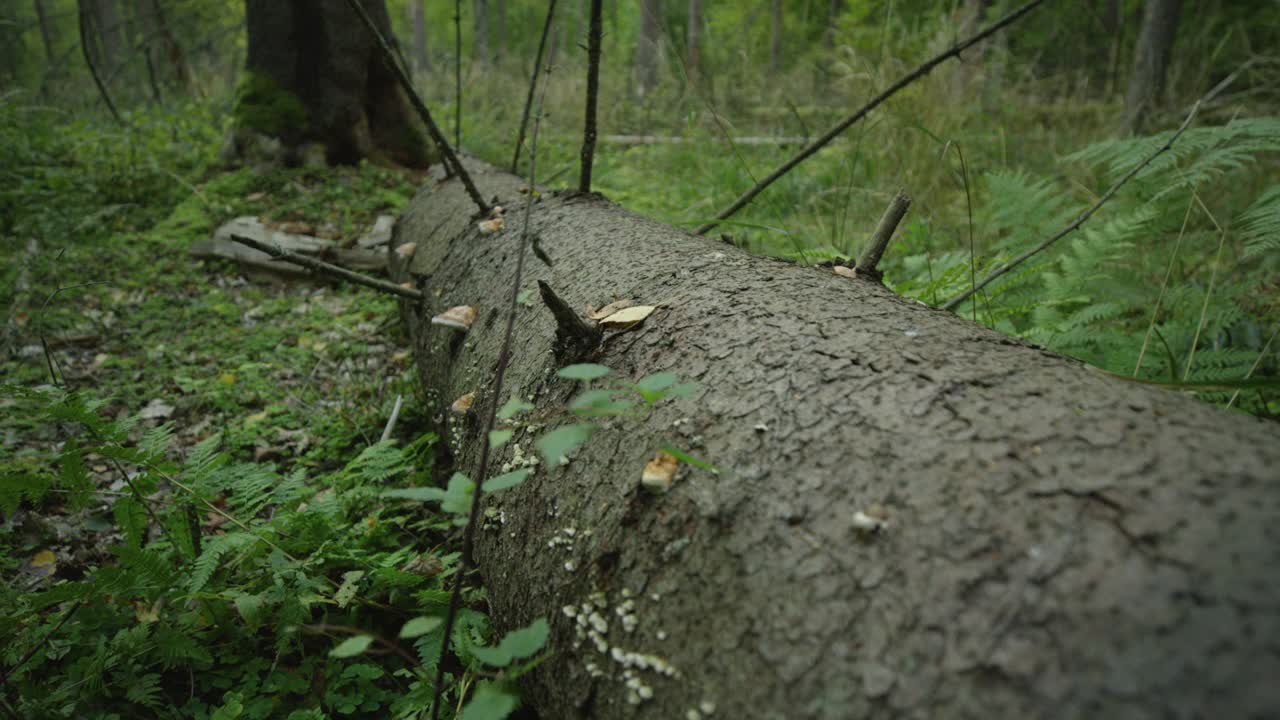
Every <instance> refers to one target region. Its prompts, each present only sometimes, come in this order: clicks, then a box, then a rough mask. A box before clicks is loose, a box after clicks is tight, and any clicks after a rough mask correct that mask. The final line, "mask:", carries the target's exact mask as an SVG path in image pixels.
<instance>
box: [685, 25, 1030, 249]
mask: <svg viewBox="0 0 1280 720" xmlns="http://www.w3.org/2000/svg"><path fill="white" fill-rule="evenodd" d="M1043 2H1044V0H1032V1H1031V2H1029V3H1027V4H1026V5H1023V6H1022V7H1020V8H1018V9H1017V10H1014V11H1013V12H1011V13H1009V14H1008V15H1006V16H1004V17H1003V18H1001V19H1000V20H999V21H997V22H996V23H995V24H994V25H991V26H990V27H988V28H986V29H985V30H983V31H982V32H979V33H978V34H976V35H974V36H972V37H970V38H968V39H967V40H963V41H961V42H960V43H958V44H956V45H953V46H952V47H951V48H950V49H949V50H947V51H945V52H943V53H941V54H940V55H936V56H934V57H933V58H931V59H929V60H928V61H926V62H925V63H924V64H923V65H921V66H920V67H918V68H916V69H915V70H912V71H911V72H909V73H907V74H906V75H904V76H903V77H902V78H901V79H899V80H898V81H897V82H895V83H894V84H892V85H890V86H889V88H888V89H887V90H885V91H883V92H881V93H880V94H879V95H877V96H875V97H874V98H872V99H871V101H870V102H868V103H867V104H866V105H863V106H862V107H861V108H859V109H858V111H857V112H855V113H854V114H852V115H850V116H849V117H847V118H845V119H844V120H841V121H840V123H839V124H837V125H836V126H835V127H833V128H831V129H830V130H828V131H827V132H826V134H825V135H823V136H822V137H820V138H818V139H817V140H814V141H813V142H811V143H809V144H808V145H807V146H805V148H804V149H803V150H801V151H800V152H799V153H797V154H796V155H795V157H793V158H791V159H790V160H788V161H786V162H785V163H783V164H782V165H781V166H779V167H778V169H777V170H774V171H773V172H772V173H769V176H768V177H766V178H765V179H763V180H761V181H760V182H758V183H756V184H755V186H754V187H752V188H751V189H750V190H748V191H746V192H745V193H743V194H742V195H741V196H740V197H739V198H738V199H737V200H734V201H733V204H732V205H730V206H729V207H727V208H725V209H724V210H722V211H720V214H719V215H716V219H715V220H713V221H711V222H709V223H707V224H705V225H703V226H702V227H700V228H698V229H697V230H694V233H695V234H698V235H702V234H704V233H706V232H707V231H708V230H710V229H712V228H714V227H715V226H716V225H718V224H719V221H720V220H727V219H729V218H730V217H733V215H734V214H735V213H737V212H738V211H739V210H741V209H742V208H744V207H746V206H747V204H748V203H750V202H751V201H752V200H754V199H755V197H756V196H757V195H759V194H760V193H761V192H763V191H764V189H765V188H767V187H769V186H770V185H772V184H773V183H774V182H775V181H777V180H778V178H781V177H782V176H783V175H786V174H787V173H788V172H791V170H792V168H794V167H795V166H797V165H799V164H800V163H802V162H804V161H805V160H808V159H809V158H810V157H811V156H812V155H813V154H814V153H816V152H818V151H819V150H821V149H822V148H823V147H825V146H826V145H827V144H828V143H830V142H831V141H832V140H835V139H836V137H837V136H838V135H839V134H840V133H842V132H844V131H845V130H847V129H848V128H849V126H850V125H853V124H854V123H856V122H858V121H859V120H861V119H862V118H864V117H866V115H867V113H870V112H871V111H872V110H874V109H876V108H877V107H879V106H880V104H881V103H883V102H884V101H886V100H888V99H889V98H891V97H893V96H894V95H895V94H897V92H898V91H899V90H901V89H903V88H905V87H906V86H908V85H910V84H911V83H913V82H915V81H916V80H919V79H920V78H922V77H924V76H925V75H928V74H929V73H930V72H932V71H933V69H934V68H935V67H937V66H938V65H941V64H942V63H943V62H944V61H946V60H949V59H950V58H953V57H956V58H958V57H960V53H962V52H964V51H965V50H968V49H969V48H970V47H971V46H973V45H976V44H977V43H979V42H982V41H983V40H986V39H987V38H988V37H990V36H992V35H994V34H995V33H996V32H998V31H1000V30H1001V29H1003V28H1004V27H1005V26H1007V25H1010V24H1012V23H1013V22H1015V21H1016V20H1018V19H1019V18H1021V17H1022V16H1023V15H1026V14H1027V13H1029V12H1031V11H1032V10H1034V9H1035V8H1036V6H1037V5H1040V4H1041V3H1043Z"/></svg>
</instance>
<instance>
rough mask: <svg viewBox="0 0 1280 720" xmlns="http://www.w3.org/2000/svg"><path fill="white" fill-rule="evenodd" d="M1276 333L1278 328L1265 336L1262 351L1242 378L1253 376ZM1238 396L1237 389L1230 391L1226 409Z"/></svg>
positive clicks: (1279, 332) (1238, 391) (1279, 330)
mask: <svg viewBox="0 0 1280 720" xmlns="http://www.w3.org/2000/svg"><path fill="white" fill-rule="evenodd" d="M1276 335H1280V328H1276V331H1275V332H1273V333H1271V337H1269V338H1267V344H1266V345H1263V346H1262V352H1260V353H1258V357H1257V358H1255V359H1254V361H1253V364H1252V365H1250V366H1249V372H1247V373H1245V374H1244V377H1243V378H1241V379H1242V380H1248V379H1249V378H1251V377H1253V371H1254V370H1257V369H1258V365H1260V364H1262V358H1264V357H1266V356H1267V351H1268V350H1270V349H1271V343H1273V342H1275V340H1276ZM1238 397H1240V390H1239V389H1237V390H1236V391H1235V392H1233V393H1231V399H1230V400H1228V401H1227V409H1228V410H1230V409H1231V406H1232V405H1234V404H1235V403H1236V398H1238Z"/></svg>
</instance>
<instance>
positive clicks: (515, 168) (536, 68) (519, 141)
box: [511, 0, 556, 175]
mask: <svg viewBox="0 0 1280 720" xmlns="http://www.w3.org/2000/svg"><path fill="white" fill-rule="evenodd" d="M555 14H556V0H551V2H549V3H547V19H546V21H545V22H544V23H543V24H542V38H541V39H540V40H538V54H537V56H536V57H535V58H534V61H533V77H531V78H529V96H528V97H526V98H525V101H524V112H523V113H521V115H520V131H519V132H518V133H516V150H515V155H513V156H512V158H511V173H512V174H513V175H514V174H518V173H519V172H520V148H521V147H523V146H524V130H525V128H526V127H528V126H529V109H530V108H532V107H533V94H534V91H535V90H536V89H537V88H538V73H540V72H542V55H543V53H544V52H545V51H546V47H547V35H548V34H550V32H551V20H552V18H553V17H555Z"/></svg>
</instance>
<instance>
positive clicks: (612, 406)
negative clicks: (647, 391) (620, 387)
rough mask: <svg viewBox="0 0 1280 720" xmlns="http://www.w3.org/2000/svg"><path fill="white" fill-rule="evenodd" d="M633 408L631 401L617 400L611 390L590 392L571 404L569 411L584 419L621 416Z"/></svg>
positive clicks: (633, 404) (578, 397)
mask: <svg viewBox="0 0 1280 720" xmlns="http://www.w3.org/2000/svg"><path fill="white" fill-rule="evenodd" d="M633 407H635V403H632V402H631V401H630V400H615V399H614V397H613V391H610V390H588V391H586V392H584V393H582V394H580V395H578V396H577V397H576V398H574V399H573V402H571V403H569V409H570V410H572V411H573V412H574V414H576V415H581V416H583V417H596V416H600V415H621V414H623V413H625V412H627V411H628V410H630V409H631V408H633Z"/></svg>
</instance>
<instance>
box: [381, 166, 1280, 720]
mask: <svg viewBox="0 0 1280 720" xmlns="http://www.w3.org/2000/svg"><path fill="white" fill-rule="evenodd" d="M470 167H471V169H472V175H473V177H475V178H476V182H477V184H478V185H479V186H480V188H481V189H482V192H483V193H484V196H485V197H494V196H495V195H496V196H497V197H498V198H499V200H498V202H499V203H500V204H503V205H507V206H512V207H517V206H519V204H520V198H523V197H524V196H523V194H522V193H521V190H522V189H524V186H525V183H524V182H523V181H521V180H520V179H518V178H515V177H514V176H510V175H506V174H505V173H500V172H497V171H495V170H493V169H492V168H488V167H487V166H483V165H480V164H471V165H470ZM438 177H439V175H438V174H437V176H436V178H433V180H432V181H428V184H427V185H426V186H425V187H424V189H423V190H422V191H421V192H420V194H419V195H418V197H417V198H416V199H415V200H414V201H413V202H412V203H411V205H410V206H409V208H408V210H407V211H406V213H405V214H404V215H403V216H402V218H401V220H400V221H399V222H398V223H397V226H396V239H395V240H394V241H393V243H392V245H393V246H394V245H398V244H401V243H406V242H414V243H416V244H417V248H418V250H417V252H416V253H415V255H414V256H413V257H412V259H411V260H407V261H406V260H404V259H401V258H399V257H398V256H395V255H394V254H392V255H391V262H392V264H393V271H394V272H395V273H397V275H398V278H397V279H406V278H407V277H408V276H410V275H412V276H414V278H413V279H414V281H415V282H416V283H419V284H420V285H421V286H422V287H423V288H424V295H425V296H426V298H427V299H426V302H424V303H422V304H421V306H420V307H409V306H408V304H406V305H403V306H402V307H403V308H404V311H405V313H406V320H407V321H408V322H409V325H410V329H411V333H412V335H413V338H414V349H415V353H416V355H417V359H418V367H419V372H420V377H421V379H422V383H423V386H424V388H425V390H426V394H427V396H428V397H429V398H430V399H431V402H433V403H434V404H435V405H436V407H434V408H432V409H431V412H430V413H428V414H429V415H430V414H438V415H439V417H442V418H447V417H449V415H448V406H447V404H448V403H449V402H450V401H451V400H452V399H454V398H457V397H460V396H462V395H464V394H465V393H468V392H471V391H476V392H477V396H476V399H475V402H476V403H490V402H493V401H494V398H491V397H487V396H486V395H487V393H488V392H489V391H488V387H489V383H490V382H491V381H492V373H493V370H494V368H495V366H496V358H497V355H498V347H499V344H500V340H501V335H502V332H501V328H502V324H501V323H498V322H490V321H489V320H488V318H489V316H490V315H491V314H492V313H491V309H492V308H494V307H496V306H497V305H498V304H499V302H500V301H501V299H502V298H505V297H506V296H507V293H509V292H510V280H511V277H512V271H513V269H514V267H515V263H516V251H517V246H516V237H517V236H516V233H515V231H514V230H511V229H505V230H501V231H499V232H496V233H492V234H487V235H481V234H480V233H479V232H478V230H477V228H476V227H475V224H474V223H472V222H469V221H468V218H469V216H470V214H471V207H470V202H469V200H468V199H467V197H466V196H465V195H464V194H463V193H462V191H461V186H460V184H459V183H455V182H449V183H444V184H442V185H439V184H436V183H435V182H434V180H435V179H438ZM530 230H531V232H536V233H537V234H538V235H539V236H540V238H541V245H542V247H544V248H545V249H546V251H547V252H548V253H549V254H550V256H551V257H553V258H554V259H555V264H554V265H553V266H549V267H548V266H546V265H543V264H541V263H534V264H531V265H528V266H526V270H527V272H528V275H527V277H526V279H525V281H524V283H523V286H522V288H521V290H522V291H529V292H536V290H535V288H536V283H537V281H539V280H542V281H544V282H546V283H548V284H549V285H551V286H553V287H555V288H556V292H557V294H558V295H560V296H561V297H562V298H563V299H564V301H565V302H566V303H568V304H569V305H570V306H571V307H575V308H584V307H599V306H601V305H603V304H606V303H609V302H612V301H614V300H615V299H617V298H627V299H630V300H632V301H634V302H636V303H637V304H644V305H655V306H658V307H657V310H655V311H654V312H653V314H652V315H650V316H649V317H648V318H647V319H646V320H645V322H644V324H643V325H639V326H636V327H634V328H632V329H629V330H627V331H626V332H624V333H621V334H618V335H616V336H611V337H610V338H608V339H606V340H605V342H604V343H603V344H602V345H601V347H600V349H599V351H598V353H597V355H596V356H595V358H594V361H595V362H600V363H602V364H605V365H608V366H610V367H612V368H614V371H615V374H616V375H617V376H618V377H620V378H625V379H633V380H634V379H638V378H641V377H644V376H646V375H648V374H651V373H654V372H658V371H671V372H674V373H676V374H678V375H679V377H680V379H681V380H684V381H696V382H698V383H699V388H700V389H699V390H698V391H697V392H696V393H695V394H694V395H692V396H690V397H687V398H681V399H678V400H672V401H664V402H662V403H660V404H659V405H658V406H657V407H656V408H655V409H654V410H653V411H652V413H650V414H649V415H648V416H647V417H646V418H643V419H638V420H636V419H627V420H614V421H608V422H603V423H601V427H600V429H599V430H598V431H597V432H596V433H595V435H593V436H592V437H591V439H590V440H589V441H588V442H587V443H586V444H585V445H584V446H583V447H582V448H581V449H580V451H579V452H578V453H577V454H576V455H575V456H574V457H573V458H572V460H571V462H570V463H569V464H568V465H567V466H563V467H560V468H556V469H550V470H549V469H548V468H546V467H544V466H538V467H537V469H536V472H535V473H534V474H533V476H532V477H531V478H530V479H529V480H528V481H527V482H526V483H525V484H524V485H522V486H520V487H518V488H515V489H512V490H509V491H504V492H503V493H500V494H497V495H495V496H494V497H493V498H491V500H487V501H486V507H487V508H488V510H487V511H486V516H487V517H488V518H489V520H488V521H487V522H486V524H485V528H484V529H483V530H482V532H481V533H480V534H479V536H478V537H477V539H476V542H477V545H476V558H477V562H478V567H479V569H480V570H481V572H482V574H483V576H484V581H485V584H486V596H487V598H488V599H489V602H490V603H491V605H492V610H493V613H494V618H495V621H496V623H497V625H498V626H499V629H501V630H505V629H510V628H513V627H518V626H522V625H524V624H527V623H529V622H530V621H532V620H533V619H534V618H536V617H546V618H548V619H549V620H550V622H551V625H552V628H553V639H552V649H553V653H552V654H551V656H550V657H549V659H548V660H547V661H546V662H544V663H543V664H542V665H540V666H539V668H538V669H537V670H536V671H535V672H534V673H533V675H532V676H531V678H530V681H529V684H528V688H527V690H528V692H527V696H528V697H529V698H530V699H531V701H532V702H533V703H534V704H535V705H536V706H537V708H538V710H539V712H540V713H541V715H542V716H543V717H556V718H570V717H587V718H631V717H643V718H664V719H666V718H687V717H695V714H694V713H696V714H697V715H696V716H698V717H702V718H707V717H716V718H719V717H725V718H730V717H732V718H738V717H750V718H784V717H785V718H850V717H919V718H934V717H947V718H957V717H961V718H963V717H974V718H993V717H1000V718H1004V717H1071V718H1075V717H1137V718H1144V717H1151V718H1158V717H1190V716H1217V717H1256V716H1264V715H1267V714H1269V713H1271V712H1273V711H1274V709H1275V708H1276V707H1280V686H1278V685H1277V684H1276V683H1274V682H1273V680H1272V678H1274V677H1276V676H1278V675H1280V656H1278V654H1277V651H1276V648H1275V644H1274V638H1276V637H1280V522H1277V519H1278V515H1280V483H1277V482H1276V480H1277V472H1278V471H1277V468H1280V442H1277V440H1280V432H1277V429H1276V427H1275V425H1272V424H1267V423H1264V422H1262V421H1260V420H1257V419H1255V418H1252V417H1248V416H1243V415H1239V414H1231V413H1226V412H1223V411H1221V410H1219V409H1217V408H1215V407H1212V406H1209V405H1207V404H1205V403H1202V402H1199V401H1197V400H1195V399H1194V398H1191V397H1187V396H1184V395H1179V394H1175V393H1171V392H1166V391H1163V390H1160V389H1156V388H1151V387H1147V386H1144V385H1140V384H1134V383H1126V382H1121V381H1118V380H1115V379H1112V378H1107V377H1102V376H1099V375H1098V374H1095V373H1091V372H1088V371H1087V370H1086V369H1085V368H1084V367H1083V366H1082V364H1081V363H1079V362H1076V361H1074V360H1070V359H1067V358H1063V357H1061V356H1058V355H1054V354H1052V353H1049V352H1046V351H1044V350H1041V349H1039V348H1036V347H1033V346H1031V345H1028V344H1025V343H1022V342H1019V341H1016V340H1011V339H1009V338H1007V337H1004V336H1002V335H999V334H997V333H995V332H993V331H990V330H987V329H985V328H982V327H980V326H977V325H975V324H973V323H970V322H968V321H966V320H964V319H962V318H959V317H956V316H955V315H953V314H951V313H947V312H942V311H938V310H932V309H929V308H926V307H923V306H921V305H919V304H918V303H916V302H914V301H910V300H906V299H903V298H899V297H897V296H895V295H894V294H893V293H892V292H891V291H889V290H887V289H885V288H884V287H882V286H880V285H879V284H878V283H874V282H869V281H866V280H862V279H858V278H854V279H849V278H846V277H840V276H836V275H834V274H832V273H831V272H830V271H829V270H823V269H817V268H805V267H800V266H796V265H791V264H787V263H783V262H781V261H778V260H774V259H769V258H761V257H753V256H750V255H748V254H746V253H744V252H741V251H739V250H737V249H736V248H732V247H729V246H726V245H724V244H723V243H717V242H714V241H709V240H703V239H700V238H694V237H691V236H690V235H689V234H688V233H686V232H683V231H681V230H678V229H675V228H672V227H669V226H666V225H663V224H660V223H657V222H653V221H651V220H647V219H645V218H642V217H639V216H636V215H634V214H631V213H628V212H626V211H625V210H622V209H620V208H618V207H616V206H613V205H610V204H608V203H606V202H603V201H599V200H595V199H590V198H585V197H581V196H578V197H576V198H570V197H564V196H556V195H552V194H546V195H544V196H543V199H542V202H540V203H539V204H538V205H537V206H535V208H534V210H533V213H532V217H531V228H530ZM454 305H475V306H477V307H478V308H479V319H477V321H476V323H475V325H474V326H473V327H472V328H471V329H470V331H469V333H468V335H467V340H466V342H465V343H455V342H451V341H450V340H451V339H450V337H449V336H448V334H447V332H448V331H447V330H445V329H443V328H439V327H433V326H431V325H430V324H429V318H430V317H431V316H432V315H433V314H436V313H439V312H441V311H442V310H444V309H445V308H447V307H450V306H454ZM520 312H521V313H523V314H522V315H521V317H520V318H519V322H518V323H517V325H516V331H515V338H514V342H513V349H514V354H513V356H512V358H511V365H510V369H509V371H508V374H507V383H508V386H509V388H510V390H509V391H508V392H504V393H503V395H504V397H501V398H498V399H497V400H498V401H499V402H505V401H506V400H507V399H508V397H509V396H512V395H514V396H518V397H521V398H526V399H529V398H531V399H532V400H533V402H534V403H535V404H536V406H537V407H536V409H535V410H533V411H531V412H530V414H529V416H528V417H529V418H530V422H532V423H534V425H535V429H530V427H529V425H528V424H526V422H524V421H519V422H517V423H516V424H515V425H514V426H513V427H512V429H513V430H514V431H515V435H514V437H513V438H512V441H511V442H510V443H508V444H507V445H506V446H504V447H503V448H502V450H501V451H500V455H499V457H497V458H496V459H495V461H494V463H493V464H494V467H495V471H496V469H500V468H502V467H503V466H504V465H506V464H511V465H516V464H521V463H525V462H527V460H525V459H524V458H527V457H529V456H532V455H534V454H535V453H534V450H533V441H534V440H535V439H536V438H537V437H539V436H540V434H541V433H543V432H545V431H547V430H548V429H551V428H552V427H554V426H556V425H558V424H560V423H566V422H571V421H573V418H572V416H570V415H568V414H567V413H566V412H565V407H566V403H567V402H568V400H570V399H571V398H572V397H573V394H574V392H575V391H576V384H575V383H573V382H570V381H566V380H560V379H557V377H556V375H555V372H554V370H555V360H554V356H553V354H552V346H553V343H554V337H555V331H556V323H555V321H554V319H553V318H552V316H551V313H550V312H549V311H548V310H547V309H546V308H545V307H544V306H543V305H542V304H541V303H538V302H537V301H536V299H535V300H533V301H531V302H526V303H525V304H524V305H522V306H521V311H520ZM454 428H455V429H457V430H458V431H459V432H460V433H462V434H461V435H460V436H458V437H446V441H447V443H448V445H449V446H450V447H451V448H454V449H455V454H454V455H453V462H454V464H455V465H456V466H457V469H460V470H463V471H466V472H474V471H475V462H476V459H477V456H476V450H477V449H478V447H479V445H480V443H479V439H478V437H476V436H474V435H473V434H467V433H474V432H475V430H473V429H468V428H470V426H468V425H465V424H454ZM439 431H440V432H442V433H445V434H446V435H447V433H448V427H447V426H442V427H441V428H439ZM665 444H671V445H674V446H675V447H677V448H680V449H683V450H685V451H688V452H689V453H691V454H692V455H694V456H696V457H698V458H701V459H704V460H706V461H709V462H711V463H714V464H715V465H716V466H718V467H719V469H720V471H721V472H720V473H719V474H718V475H715V474H711V473H709V472H706V471H702V470H696V469H694V468H691V467H689V466H687V465H684V464H681V465H679V466H678V469H677V471H676V473H675V475H674V477H673V479H672V481H671V484H670V486H669V488H668V489H667V491H666V492H664V493H653V492H647V491H645V490H644V489H643V488H642V487H641V479H642V476H643V475H644V469H645V467H646V465H647V464H648V463H650V462H652V461H653V459H654V458H655V457H657V455H656V454H655V453H656V451H657V450H658V449H659V448H660V447H661V446H663V445H665ZM441 476H442V477H447V475H441ZM640 688H646V690H644V692H641V691H640ZM633 701H634V704H633ZM709 711H714V714H712V713H711V712H709Z"/></svg>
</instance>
